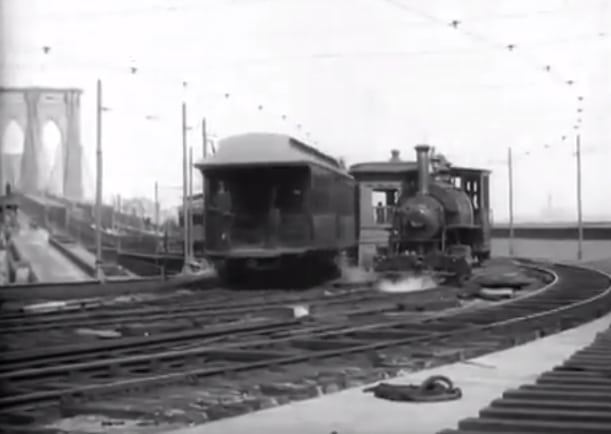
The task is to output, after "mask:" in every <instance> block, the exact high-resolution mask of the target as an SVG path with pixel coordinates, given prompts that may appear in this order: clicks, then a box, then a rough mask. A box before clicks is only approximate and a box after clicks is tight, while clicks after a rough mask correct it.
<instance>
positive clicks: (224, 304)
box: [0, 285, 460, 369]
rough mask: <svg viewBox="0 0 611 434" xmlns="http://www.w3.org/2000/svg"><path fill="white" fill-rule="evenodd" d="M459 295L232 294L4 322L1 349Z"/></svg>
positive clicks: (387, 308) (436, 305)
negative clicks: (218, 298) (103, 333)
mask: <svg viewBox="0 0 611 434" xmlns="http://www.w3.org/2000/svg"><path fill="white" fill-rule="evenodd" d="M458 292H459V291H458V290H456V289H453V288H448V287H440V288H435V289H431V290H426V291H415V292H412V293H402V294H387V293H382V292H378V291H374V290H371V289H370V288H365V287H363V286H359V285H354V286H353V287H352V288H349V289H338V288H335V289H328V288H321V289H318V290H316V291H310V292H309V293H307V294H302V295H297V294H293V295H287V294H282V293H278V292H277V291H268V292H267V293H263V294H261V296H259V297H253V296H250V295H248V296H245V300H244V299H242V296H241V293H240V299H239V300H237V301H236V300H235V296H236V293H235V292H231V293H229V294H224V296H225V297H226V298H227V299H222V300H221V301H212V300H210V301H208V300H207V297H205V295H204V296H203V298H204V299H203V300H202V299H201V298H200V299H199V300H194V299H192V298H190V299H187V300H186V301H182V300H177V301H174V303H171V302H170V303H167V304H166V306H165V307H162V306H155V307H153V308H151V307H149V306H148V305H145V306H137V307H133V308H124V309H118V310H107V309H105V310H102V311H93V312H73V313H70V314H68V315H67V314H38V315H35V316H34V317H33V318H31V319H30V320H28V321H26V319H25V318H19V319H10V320H6V321H4V322H3V323H2V321H0V324H1V326H0V330H1V331H2V333H3V336H6V337H7V338H6V339H5V342H4V348H3V355H7V353H11V352H13V351H19V350H20V349H21V348H23V347H26V348H31V347H49V346H53V347H55V346H58V345H61V344H62V343H63V342H66V341H69V342H74V341H75V340H76V341H81V342H82V344H83V345H86V344H89V343H91V341H92V340H97V339H98V338H97V337H96V335H95V334H94V335H93V337H92V336H91V335H87V334H83V335H82V336H80V335H78V334H75V332H76V331H78V328H88V329H98V330H99V329H102V330H103V329H106V330H107V331H111V332H115V334H116V335H118V336H122V337H130V336H131V337H135V336H149V335H158V334H163V333H168V332H176V331H178V330H194V329H207V328H209V327H214V326H217V325H219V324H227V325H231V324H234V323H240V324H242V325H243V323H245V322H246V321H249V322H252V323H254V325H255V326H256V324H257V323H259V322H261V321H265V320H272V319H276V320H281V319H285V320H286V319H287V318H292V316H293V306H295V305H301V306H303V305H305V306H306V307H307V308H308V310H309V314H310V315H311V316H329V315H338V314H343V315H353V316H356V315H357V314H359V313H360V314H361V315H367V314H373V313H379V312H393V311H425V310H438V309H444V308H447V307H451V306H453V305H458V304H459V303H460V301H459V300H458V298H457V294H458ZM229 297H233V298H234V300H233V301H232V300H231V299H229ZM362 306H367V307H366V308H363V307H362ZM30 321H31V322H30ZM118 336H115V338H116V337H118ZM0 363H2V357H1V356H0ZM0 369H1V368H0Z"/></svg>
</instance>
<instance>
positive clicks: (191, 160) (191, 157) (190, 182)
mask: <svg viewBox="0 0 611 434" xmlns="http://www.w3.org/2000/svg"><path fill="white" fill-rule="evenodd" d="M188 211H189V212H188V215H189V220H188V222H189V257H190V258H193V257H194V256H195V255H194V254H193V253H194V252H193V147H189V207H188Z"/></svg>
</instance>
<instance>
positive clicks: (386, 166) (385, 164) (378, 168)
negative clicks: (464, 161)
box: [350, 161, 490, 176]
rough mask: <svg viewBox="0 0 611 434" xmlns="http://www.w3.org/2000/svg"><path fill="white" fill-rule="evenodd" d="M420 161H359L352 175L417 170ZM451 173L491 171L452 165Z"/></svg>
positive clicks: (351, 168)
mask: <svg viewBox="0 0 611 434" xmlns="http://www.w3.org/2000/svg"><path fill="white" fill-rule="evenodd" d="M417 171H418V163H417V162H415V161H372V162H365V163H357V164H353V165H352V166H350V173H351V174H352V175H357V176H358V175H362V174H364V173H367V174H376V173H380V174H400V173H405V172H417ZM450 173H451V174H453V175H458V174H461V173H463V174H465V173H466V174H471V175H475V174H478V173H490V170H488V169H478V168H475V167H457V166H450Z"/></svg>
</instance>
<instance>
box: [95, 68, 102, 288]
mask: <svg viewBox="0 0 611 434" xmlns="http://www.w3.org/2000/svg"><path fill="white" fill-rule="evenodd" d="M96 109H97V110H96V189H95V251H96V258H95V259H96V261H95V263H96V277H97V278H98V280H100V281H101V282H102V281H104V270H103V269H102V110H103V106H102V80H100V79H98V83H97V107H96Z"/></svg>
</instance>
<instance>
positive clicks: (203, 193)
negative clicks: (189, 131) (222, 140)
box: [202, 118, 208, 201]
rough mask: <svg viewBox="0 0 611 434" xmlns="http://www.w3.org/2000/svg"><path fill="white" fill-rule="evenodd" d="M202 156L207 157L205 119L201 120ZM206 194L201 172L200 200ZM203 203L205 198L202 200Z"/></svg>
mask: <svg viewBox="0 0 611 434" xmlns="http://www.w3.org/2000/svg"><path fill="white" fill-rule="evenodd" d="M202 156H203V158H204V159H206V158H207V157H208V129H207V126H206V118H203V119H202ZM205 194H206V177H205V176H204V173H203V172H202V198H203V195H205ZM203 200H204V201H205V198H203Z"/></svg>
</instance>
